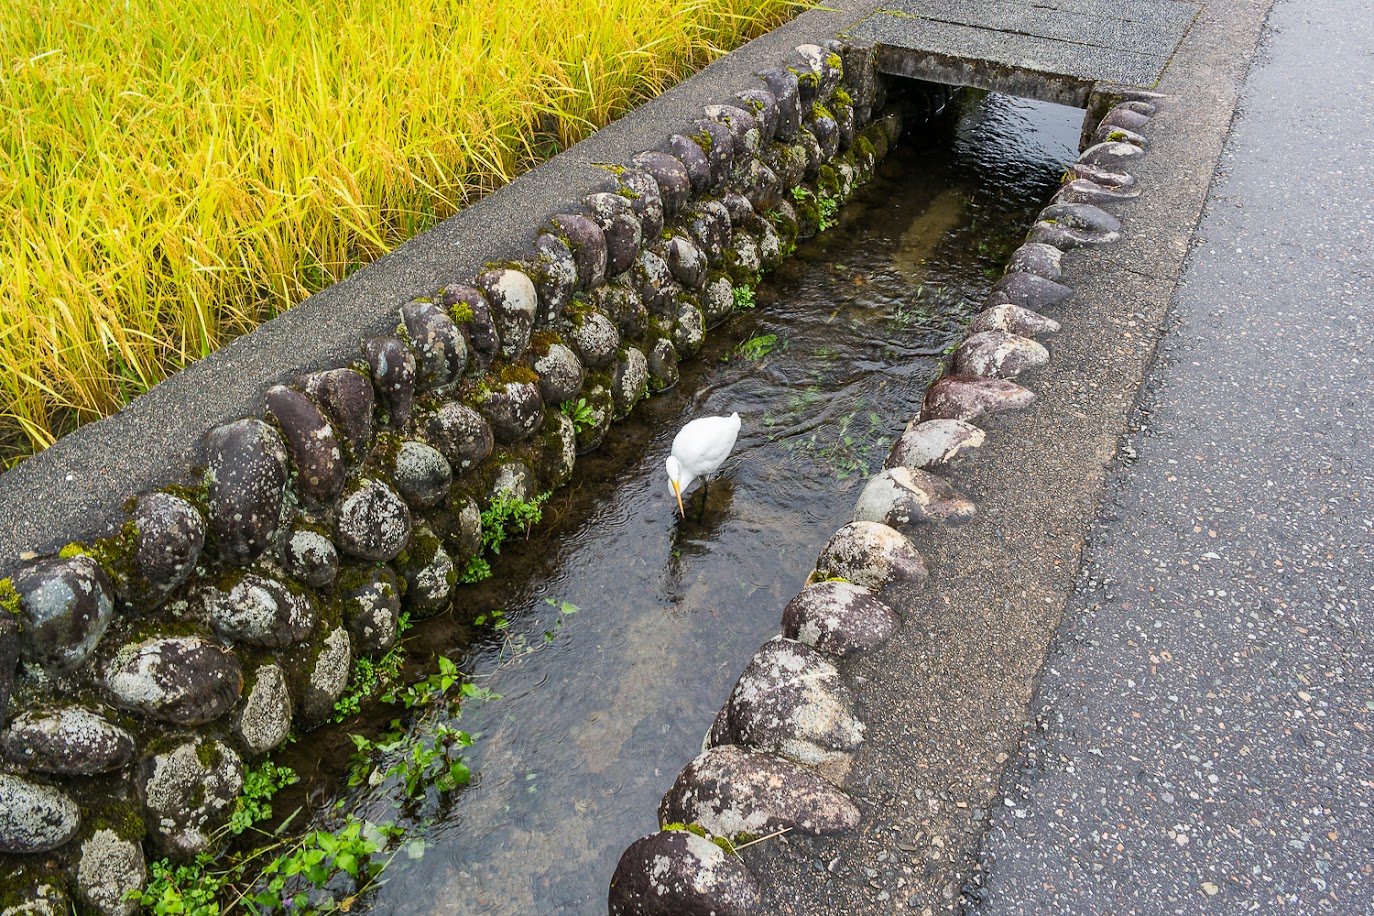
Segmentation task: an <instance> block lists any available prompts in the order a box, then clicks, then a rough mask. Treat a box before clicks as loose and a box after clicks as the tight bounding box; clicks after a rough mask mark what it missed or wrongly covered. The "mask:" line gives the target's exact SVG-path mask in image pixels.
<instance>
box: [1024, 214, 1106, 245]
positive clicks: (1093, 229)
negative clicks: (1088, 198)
mask: <svg viewBox="0 0 1374 916" xmlns="http://www.w3.org/2000/svg"><path fill="white" fill-rule="evenodd" d="M1120 238H1121V221H1120V220H1118V219H1117V218H1116V217H1114V216H1112V215H1111V214H1110V213H1108V212H1106V211H1105V210H1102V209H1101V208H1099V207H1095V206H1093V205H1092V204H1070V203H1055V204H1050V205H1049V206H1048V207H1046V208H1045V209H1044V210H1042V211H1041V212H1040V216H1039V218H1038V219H1037V220H1036V223H1035V225H1034V226H1032V227H1031V231H1030V233H1029V234H1028V235H1027V236H1026V239H1027V241H1029V242H1035V243H1039V244H1045V245H1053V246H1054V247H1056V248H1059V249H1060V250H1068V249H1071V248H1088V247H1094V246H1098V245H1110V244H1111V243H1113V242H1115V241H1117V240H1119V239H1120Z"/></svg>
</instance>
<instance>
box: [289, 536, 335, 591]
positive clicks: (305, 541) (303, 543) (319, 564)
mask: <svg viewBox="0 0 1374 916" xmlns="http://www.w3.org/2000/svg"><path fill="white" fill-rule="evenodd" d="M281 560H282V565H283V566H285V567H286V571H287V572H288V573H290V574H291V575H292V576H294V577H295V578H297V579H299V580H300V581H301V582H302V583H304V584H305V585H308V586H310V587H311V588H324V587H325V586H326V585H328V584H329V583H331V582H333V581H334V577H335V576H336V575H338V573H339V551H338V548H336V547H335V546H334V542H333V541H331V540H330V539H329V538H327V537H325V536H324V535H323V534H321V533H320V532H319V531H317V530H315V529H314V528H312V527H307V526H305V525H299V524H298V525H296V526H294V527H293V528H292V529H291V531H290V532H289V533H287V535H286V537H284V538H282V545H281Z"/></svg>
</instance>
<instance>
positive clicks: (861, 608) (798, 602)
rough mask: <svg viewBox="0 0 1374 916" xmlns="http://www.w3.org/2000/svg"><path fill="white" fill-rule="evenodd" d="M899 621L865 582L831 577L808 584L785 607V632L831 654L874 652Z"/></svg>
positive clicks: (788, 636) (783, 628)
mask: <svg viewBox="0 0 1374 916" xmlns="http://www.w3.org/2000/svg"><path fill="white" fill-rule="evenodd" d="M900 625H901V624H900V621H898V620H897V615H896V614H895V613H894V612H893V611H892V609H891V608H889V607H888V606H887V605H886V604H883V603H882V602H881V601H879V600H878V599H877V598H875V597H874V596H873V593H872V592H871V591H869V590H868V589H866V588H864V587H863V586H862V585H855V584H854V583H853V582H845V581H842V580H839V579H830V580H827V581H825V582H817V583H815V584H813V585H808V586H806V588H804V589H802V590H801V592H800V593H799V594H798V595H797V596H796V597H795V598H793V599H792V600H791V601H789V602H787V606H786V607H784V608H783V610H782V635H783V636H786V637H787V638H788V639H795V640H797V641H798V642H801V643H805V644H806V645H808V646H811V647H812V648H813V649H819V650H820V651H821V652H825V653H827V654H829V655H839V656H844V655H850V654H855V653H863V652H872V651H873V650H874V649H877V648H878V647H879V646H881V645H882V644H883V643H885V642H887V641H888V640H889V639H891V638H892V637H893V635H894V634H896V632H897V629H898V627H899V626H900Z"/></svg>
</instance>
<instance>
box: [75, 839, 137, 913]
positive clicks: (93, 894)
mask: <svg viewBox="0 0 1374 916" xmlns="http://www.w3.org/2000/svg"><path fill="white" fill-rule="evenodd" d="M147 880H148V865H147V863H146V862H145V861H144V859H143V846H142V845H141V844H139V843H137V842H134V841H133V840H127V839H124V838H123V837H121V836H120V835H119V834H118V833H115V832H114V831H113V830H110V829H107V828H101V829H99V830H96V831H94V832H93V833H92V834H91V835H90V836H89V837H87V838H86V840H85V841H84V842H83V843H82V844H81V854H80V856H79V858H78V860H77V866H76V889H77V894H78V896H79V897H80V898H81V900H82V901H84V902H85V904H86V906H88V907H90V909H91V910H92V911H93V912H95V913H98V914H100V916H134V914H135V913H137V912H138V911H139V904H138V902H137V900H136V899H131V898H130V895H131V894H133V895H136V894H137V892H138V891H141V890H143V885H144V883H145V882H146V881H147Z"/></svg>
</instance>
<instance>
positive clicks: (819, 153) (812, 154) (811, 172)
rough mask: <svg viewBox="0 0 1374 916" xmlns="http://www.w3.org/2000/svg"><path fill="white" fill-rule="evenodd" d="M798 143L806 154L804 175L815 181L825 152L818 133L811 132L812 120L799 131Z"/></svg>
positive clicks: (823, 163) (805, 177) (823, 161)
mask: <svg viewBox="0 0 1374 916" xmlns="http://www.w3.org/2000/svg"><path fill="white" fill-rule="evenodd" d="M796 145H797V147H798V148H799V149H801V150H802V152H804V153H805V154H806V168H805V170H803V172H802V177H803V178H804V179H806V180H807V181H815V180H816V178H817V177H818V176H819V175H820V173H821V166H823V165H825V161H826V160H825V152H824V150H822V149H821V142H820V141H819V140H817V139H816V135H815V134H814V133H812V132H811V122H810V121H807V122H805V124H804V125H803V127H802V129H801V130H799V131H797V142H796ZM814 234H815V233H814V231H812V232H810V233H807V236H808V237H809V236H810V235H814Z"/></svg>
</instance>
